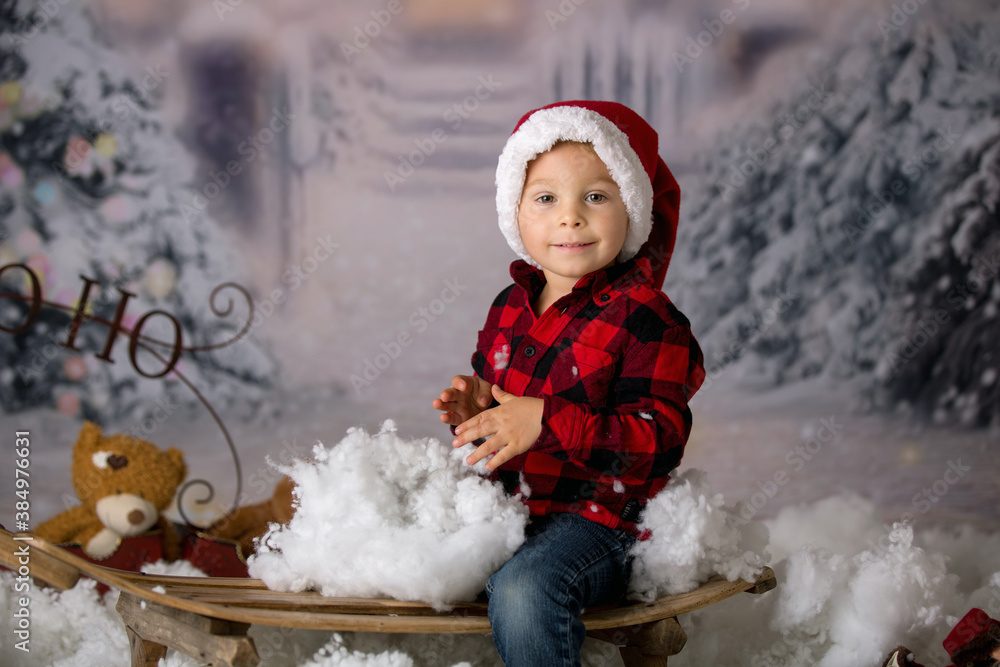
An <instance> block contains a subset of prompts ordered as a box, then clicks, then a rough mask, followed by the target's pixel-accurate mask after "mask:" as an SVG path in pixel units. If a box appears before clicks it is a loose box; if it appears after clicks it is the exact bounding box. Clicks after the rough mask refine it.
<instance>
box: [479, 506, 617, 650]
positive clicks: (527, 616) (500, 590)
mask: <svg viewBox="0 0 1000 667" xmlns="http://www.w3.org/2000/svg"><path fill="white" fill-rule="evenodd" d="M532 523H533V524H534V525H532V526H531V530H530V531H529V535H530V536H529V537H528V539H527V540H525V542H524V544H523V545H521V548H520V549H518V551H517V553H515V554H514V556H513V557H512V558H511V559H510V560H508V561H507V562H506V563H504V565H503V567H501V568H500V569H499V570H498V571H497V572H495V573H494V574H493V576H492V577H490V579H489V581H488V582H487V584H486V593H487V595H488V596H489V599H490V602H489V617H490V623H491V625H492V628H493V642H494V644H496V647H497V651H498V652H499V653H500V657H501V658H503V661H504V665H506V666H507V667H529V666H537V667H560V666H562V665H565V666H567V667H570V666H578V665H579V664H580V647H581V645H582V644H583V640H584V638H585V637H586V629H585V628H584V626H583V623H582V622H581V621H580V619H579V616H580V612H581V611H582V610H583V608H584V607H587V606H591V605H595V604H605V603H613V602H617V601H618V600H620V599H621V598H622V596H624V594H625V592H626V589H627V587H628V578H629V575H630V572H631V560H630V559H629V558H628V552H629V550H630V549H631V547H632V544H633V543H634V542H635V538H634V537H633V536H632V535H630V534H628V533H626V532H624V531H617V530H613V529H611V528H607V527H605V526H602V525H600V524H597V523H595V522H593V521H590V520H589V519H585V518H584V517H582V516H579V515H577V514H568V513H563V514H553V515H550V516H547V517H543V518H540V520H533V521H532Z"/></svg>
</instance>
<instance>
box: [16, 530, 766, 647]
mask: <svg viewBox="0 0 1000 667" xmlns="http://www.w3.org/2000/svg"><path fill="white" fill-rule="evenodd" d="M34 546H35V550H36V552H38V551H41V552H44V553H46V554H49V555H51V556H53V557H54V558H55V559H57V560H59V561H61V562H63V563H64V564H67V565H69V566H71V567H72V568H75V569H77V570H79V571H80V572H82V573H84V574H86V575H87V576H90V577H92V578H94V579H97V580H98V581H102V582H104V583H105V584H108V585H109V586H114V587H116V588H118V589H120V590H123V591H127V592H129V593H132V594H133V595H137V596H139V597H142V598H145V599H147V600H152V601H154V602H157V603H159V604H162V605H164V606H166V607H172V608H175V609H181V610H184V611H189V612H193V613H196V614H202V615H205V616H210V617H214V618H220V619H225V620H229V621H236V622H240V623H251V624H253V623H257V624H261V625H271V626H282V627H299V628H307V629H315V630H334V631H344V632H350V631H358V632H399V633H488V632H489V631H490V626H489V620H488V619H487V618H486V617H484V616H481V615H478V613H477V614H473V610H474V609H476V607H475V604H473V605H468V608H467V609H464V610H463V609H459V610H458V611H457V612H456V613H451V614H440V613H439V612H436V611H434V609H433V608H432V607H430V606H429V605H425V604H423V603H415V602H410V603H401V602H399V601H391V602H389V601H386V602H383V601H378V600H363V601H359V600H358V599H357V598H323V597H322V596H319V594H317V593H315V592H303V593H295V594H280V593H277V592H270V593H266V594H260V593H256V592H253V591H259V590H261V586H262V584H261V583H259V582H257V583H253V582H254V581H256V580H242V579H241V580H239V581H240V582H242V583H243V584H245V585H243V586H237V587H236V590H232V591H231V595H229V594H222V593H221V591H222V590H227V589H224V588H223V587H220V586H215V585H213V583H212V582H211V581H210V580H205V579H203V578H197V577H169V576H163V575H158V576H150V575H134V574H124V573H122V572H120V571H118V570H113V569H110V568H106V567H102V566H99V565H94V564H92V563H90V562H88V561H85V560H83V559H82V558H79V557H77V556H74V555H73V554H71V553H69V552H67V551H65V550H64V549H61V548H60V547H58V546H56V545H52V544H50V543H48V542H46V541H45V540H41V539H39V538H35V542H34ZM773 580H774V573H773V572H772V571H771V570H770V568H765V570H764V572H763V573H762V574H761V575H760V576H759V577H758V578H757V579H756V580H755V581H754V582H746V581H742V580H740V581H735V582H730V581H726V580H725V579H722V578H719V577H716V578H713V579H711V580H709V581H708V582H706V583H705V584H703V585H702V586H700V587H699V588H698V589H696V590H694V591H691V592H689V593H682V594H680V595H674V596H670V597H665V598H661V599H659V600H656V601H654V602H650V603H648V604H633V605H627V606H623V607H616V608H605V609H600V610H597V609H595V610H592V611H586V612H584V614H583V615H582V616H581V620H583V622H584V625H585V626H586V627H587V629H588V630H601V629H608V628H616V627H622V626H627V625H639V624H643V623H652V622H655V621H658V620H661V619H664V618H671V617H675V616H678V615H680V614H685V613H689V612H691V611H694V610H696V609H701V608H702V607H705V606H707V605H710V604H713V603H715V602H718V601H719V600H723V599H725V598H727V597H730V596H732V595H735V594H737V593H740V592H743V591H748V590H751V589H754V590H759V589H761V588H767V587H768V586H771V583H772V582H773ZM175 583H176V584H177V585H178V586H184V587H187V589H188V590H190V589H192V588H193V589H211V590H214V591H215V592H216V593H218V596H217V597H213V598H211V600H212V601H205V600H202V599H198V597H197V596H194V595H193V594H191V595H192V597H179V596H177V595H172V594H169V590H170V589H169V587H170V586H171V585H173V584H175ZM233 583H234V584H235V583H236V582H233ZM154 586H163V587H164V592H163V593H161V592H158V591H154V590H153V587H154ZM265 588H266V587H265ZM205 592H208V591H207V590H206V591H205ZM252 595H261V596H262V597H261V598H260V599H264V600H267V599H269V598H268V597H267V596H270V595H274V596H277V597H274V598H271V599H273V601H274V603H275V604H276V605H277V606H266V607H262V608H256V607H251V606H246V605H245V604H244V603H245V601H246V599H245V598H250V596H252ZM286 596H287V597H286ZM279 600H280V603H279ZM321 600H336V602H325V601H321ZM299 604H305V605H311V607H310V609H309V610H308V611H303V610H302V608H301V607H300V606H299ZM383 604H385V605H386V606H385V607H384V608H383V607H382V605H383ZM374 608H379V611H378V612H377V613H373V612H372V610H373V609H374ZM362 609H363V610H364V611H366V612H368V613H358V611H359V610H362ZM393 609H395V610H394V611H390V610H393ZM390 614H398V615H390Z"/></svg>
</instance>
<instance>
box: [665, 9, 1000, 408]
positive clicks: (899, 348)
mask: <svg viewBox="0 0 1000 667" xmlns="http://www.w3.org/2000/svg"><path fill="white" fill-rule="evenodd" d="M900 7H902V5H900V6H899V7H897V5H893V8H894V9H890V10H888V12H887V14H886V16H885V17H884V18H883V19H880V20H879V21H877V22H872V24H870V25H869V26H868V31H867V32H859V34H858V39H857V40H855V41H852V42H851V43H848V44H843V45H841V46H839V47H837V48H835V49H833V50H832V51H831V52H829V53H827V54H825V55H823V56H822V58H821V60H822V62H821V63H820V64H819V65H818V66H815V67H813V68H812V71H811V72H810V73H809V74H808V75H807V74H806V73H805V72H803V75H802V79H801V80H800V81H799V82H798V84H797V85H796V86H794V88H793V89H792V90H791V91H790V92H789V93H788V94H787V96H786V97H785V98H784V99H782V100H776V101H775V103H774V106H773V108H772V113H771V114H770V117H769V118H768V119H767V121H765V122H761V121H760V120H757V121H755V122H743V121H741V122H740V123H738V124H737V125H736V126H734V127H733V128H732V129H731V130H730V131H728V132H726V133H725V134H724V135H723V136H721V137H720V138H719V140H718V141H717V143H716V144H715V145H714V146H713V147H711V148H710V149H708V150H706V151H705V152H704V153H703V155H702V156H701V157H700V164H699V167H698V169H697V171H696V172H694V173H691V174H686V175H685V176H684V177H683V178H682V179H681V181H682V182H681V186H682V190H683V191H684V200H683V201H684V203H683V204H682V211H681V216H682V221H683V224H681V225H680V227H679V230H678V235H679V236H678V242H677V254H676V255H675V258H674V262H673V266H672V269H671V271H672V273H671V274H670V275H669V276H668V277H667V287H666V289H667V291H668V293H669V294H671V296H672V297H674V298H675V299H677V300H678V301H679V303H680V305H681V307H682V308H683V309H684V310H685V312H686V313H687V314H688V315H689V316H690V318H691V321H692V323H693V324H694V326H695V329H696V333H697V334H698V336H699V340H700V341H701V342H702V345H703V347H704V348H705V351H706V362H707V363H706V367H707V370H708V376H709V384H710V383H711V382H712V381H714V380H715V379H717V378H722V377H723V374H724V373H725V372H726V369H727V368H729V367H732V369H733V372H731V373H728V374H726V375H725V381H726V382H732V381H736V380H737V379H740V378H743V379H748V380H750V381H751V382H754V383H759V384H765V385H767V384H772V385H777V384H782V383H787V382H795V381H800V380H803V379H805V378H810V377H825V378H827V379H829V380H831V381H833V382H835V383H846V382H852V383H853V384H852V385H851V386H853V387H860V388H861V389H862V391H861V392H860V394H859V401H858V405H859V407H862V408H880V409H888V408H893V409H903V410H904V411H909V412H911V413H912V414H913V415H914V416H915V417H917V418H918V420H920V421H933V422H937V423H960V424H967V425H976V426H982V425H987V424H991V423H992V424H1000V381H998V371H1000V335H998V333H1000V320H998V308H1000V282H998V275H997V274H998V271H1000V266H998V261H1000V226H998V225H997V212H998V211H997V207H998V205H1000V172H998V167H997V165H998V164H1000V122H998V118H1000V78H998V77H997V73H998V69H997V68H998V66H1000V59H998V58H997V53H998V50H997V46H996V45H997V35H996V34H995V31H996V28H995V26H997V25H1000V15H998V13H997V9H996V6H995V3H992V4H991V3H988V2H975V3H966V5H965V6H964V9H963V10H962V11H947V10H944V9H942V10H940V11H937V10H936V9H935V7H934V6H932V5H926V6H921V8H920V10H919V12H918V13H916V14H912V13H910V14H907V13H905V12H904V11H903V10H902V9H901V8H900ZM955 9H956V10H957V9H958V7H956V8H955ZM901 12H902V13H901ZM855 381H859V382H855ZM845 386H846V385H845Z"/></svg>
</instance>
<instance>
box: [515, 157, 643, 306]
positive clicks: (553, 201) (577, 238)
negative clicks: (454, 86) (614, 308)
mask: <svg viewBox="0 0 1000 667" xmlns="http://www.w3.org/2000/svg"><path fill="white" fill-rule="evenodd" d="M517 226H518V228H519V229H520V231H521V239H522V241H523V242H524V247H525V248H526V249H527V251H528V254H529V255H531V257H532V259H534V260H535V261H536V262H538V264H539V265H540V266H541V267H542V271H543V272H544V273H545V277H546V279H547V280H548V282H549V284H550V285H552V286H553V287H557V288H560V289H561V291H562V290H564V291H565V292H567V293H568V292H569V291H570V290H571V289H572V288H573V286H574V285H575V284H576V282H577V281H578V280H579V279H580V278H582V277H583V276H585V275H587V274H588V273H593V272H594V271H597V270H599V269H603V268H605V267H608V266H611V265H612V264H614V263H615V259H616V258H617V257H618V253H620V252H621V249H622V245H623V244H624V243H625V234H626V232H627V231H628V212H627V210H626V209H625V203H624V202H623V201H622V196H621V192H620V191H619V189H618V185H617V184H616V183H615V181H614V179H613V178H611V174H610V173H609V172H608V168H607V166H605V164H604V162H603V161H601V158H599V157H598V156H597V154H596V153H594V151H593V149H592V148H591V147H590V146H588V145H584V144H579V143H575V142H564V143H559V144H556V145H555V146H553V147H552V149H550V150H548V151H546V152H545V153H541V154H539V155H538V156H537V157H536V158H535V159H533V160H532V161H531V162H529V163H528V169H527V174H526V175H525V179H524V190H523V192H522V194H521V203H520V206H519V208H518V213H517Z"/></svg>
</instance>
